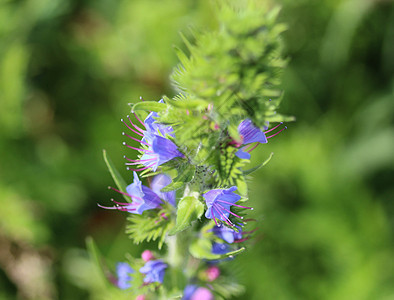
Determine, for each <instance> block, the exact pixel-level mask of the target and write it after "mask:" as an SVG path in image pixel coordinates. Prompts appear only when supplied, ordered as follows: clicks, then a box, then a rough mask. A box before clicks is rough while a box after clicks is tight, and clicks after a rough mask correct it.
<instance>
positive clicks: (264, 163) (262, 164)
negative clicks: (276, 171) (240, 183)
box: [243, 152, 274, 176]
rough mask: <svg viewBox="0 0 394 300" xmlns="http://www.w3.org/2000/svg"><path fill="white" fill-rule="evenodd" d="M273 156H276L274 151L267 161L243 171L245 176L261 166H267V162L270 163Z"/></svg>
mask: <svg viewBox="0 0 394 300" xmlns="http://www.w3.org/2000/svg"><path fill="white" fill-rule="evenodd" d="M272 156H274V152H271V154H270V156H268V158H267V159H266V160H265V161H263V162H262V163H261V164H259V165H257V166H255V167H253V168H250V169H248V170H246V171H243V173H244V175H245V176H246V175H249V174H251V173H253V172H254V171H257V170H258V169H260V168H261V167H264V166H265V165H266V164H268V162H269V161H270V160H271V158H272Z"/></svg>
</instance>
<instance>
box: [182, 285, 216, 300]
mask: <svg viewBox="0 0 394 300" xmlns="http://www.w3.org/2000/svg"><path fill="white" fill-rule="evenodd" d="M213 299H214V298H213V295H212V292H211V291H210V290H208V289H207V288H205V287H199V286H198V285H195V284H189V285H187V286H186V287H185V289H184V291H183V297H182V300H213Z"/></svg>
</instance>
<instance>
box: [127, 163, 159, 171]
mask: <svg viewBox="0 0 394 300" xmlns="http://www.w3.org/2000/svg"><path fill="white" fill-rule="evenodd" d="M154 165H155V164H151V165H149V166H147V167H144V168H139V169H132V168H129V167H127V168H126V169H127V170H128V171H134V172H139V171H143V170H146V169H149V168H152V167H153V166H154Z"/></svg>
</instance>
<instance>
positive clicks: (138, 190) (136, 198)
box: [98, 172, 175, 215]
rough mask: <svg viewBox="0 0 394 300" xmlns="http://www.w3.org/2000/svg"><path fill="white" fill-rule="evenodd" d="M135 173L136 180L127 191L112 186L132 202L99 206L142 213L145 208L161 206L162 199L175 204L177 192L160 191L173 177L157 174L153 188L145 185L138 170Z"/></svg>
mask: <svg viewBox="0 0 394 300" xmlns="http://www.w3.org/2000/svg"><path fill="white" fill-rule="evenodd" d="M133 174H134V181H133V183H132V184H130V185H128V186H127V187H126V191H127V193H123V192H121V191H119V190H117V189H115V188H112V187H110V188H111V189H113V190H114V191H116V192H118V193H120V194H123V195H126V196H129V197H130V198H131V203H122V202H117V201H115V200H112V201H113V202H115V204H116V205H115V206H113V207H106V206H102V205H100V204H98V206H99V207H101V208H105V209H117V210H121V211H127V212H129V213H133V214H138V215H140V214H142V213H143V212H144V211H145V210H148V209H155V208H159V207H160V205H161V204H162V203H163V201H162V200H161V199H163V200H164V201H167V202H168V203H170V204H172V205H174V206H175V192H174V191H171V192H164V193H163V192H160V190H161V189H162V188H163V187H165V186H167V185H168V184H170V183H171V178H170V177H168V176H167V175H164V174H159V175H157V176H155V177H154V178H153V180H152V184H151V188H152V189H150V188H148V187H147V186H145V185H143V184H142V182H141V181H140V179H139V178H138V175H137V173H136V172H134V173H133Z"/></svg>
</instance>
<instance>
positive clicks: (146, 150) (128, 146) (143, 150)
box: [123, 142, 154, 153]
mask: <svg viewBox="0 0 394 300" xmlns="http://www.w3.org/2000/svg"><path fill="white" fill-rule="evenodd" d="M123 145H125V146H126V147H127V148H130V149H133V150H137V151H142V152H147V153H154V152H153V151H151V150H148V149H141V148H135V147H132V146H130V145H128V144H127V143H126V142H123Z"/></svg>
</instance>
